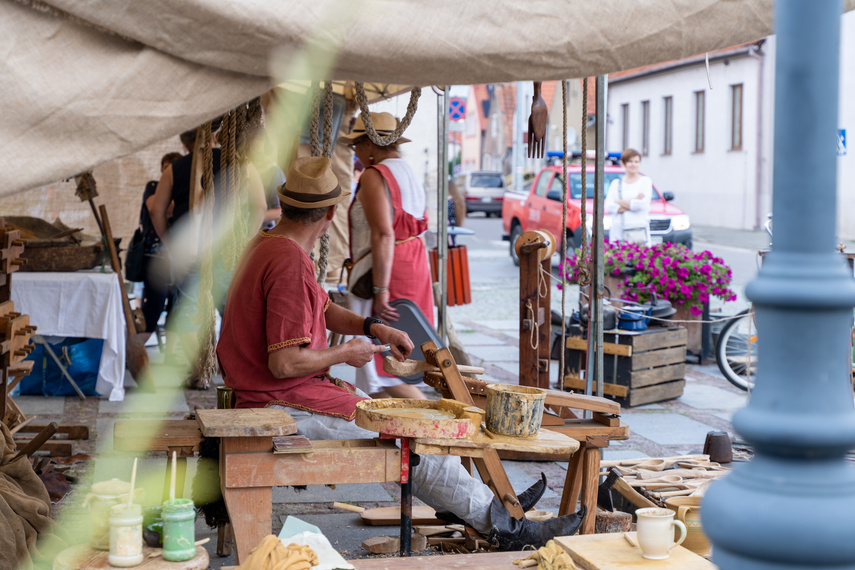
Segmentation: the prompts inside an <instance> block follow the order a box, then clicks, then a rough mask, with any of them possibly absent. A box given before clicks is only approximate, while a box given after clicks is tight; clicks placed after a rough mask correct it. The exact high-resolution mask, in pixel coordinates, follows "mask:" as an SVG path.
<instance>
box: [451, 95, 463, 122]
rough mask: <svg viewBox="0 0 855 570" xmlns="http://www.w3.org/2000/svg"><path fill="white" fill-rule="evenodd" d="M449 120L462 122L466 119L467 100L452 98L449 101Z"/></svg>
mask: <svg viewBox="0 0 855 570" xmlns="http://www.w3.org/2000/svg"><path fill="white" fill-rule="evenodd" d="M448 118H449V119H451V120H452V121H460V120H462V119H465V118H466V100H465V99H463V98H462V97H452V98H451V99H450V100H449V101H448Z"/></svg>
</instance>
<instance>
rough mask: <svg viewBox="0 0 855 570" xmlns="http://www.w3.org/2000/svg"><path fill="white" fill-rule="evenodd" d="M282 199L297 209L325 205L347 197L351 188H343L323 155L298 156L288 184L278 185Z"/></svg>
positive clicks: (287, 178) (333, 203) (288, 177)
mask: <svg viewBox="0 0 855 570" xmlns="http://www.w3.org/2000/svg"><path fill="white" fill-rule="evenodd" d="M278 194H279V200H280V201H281V202H282V203H283V204H288V205H289V206H293V207H295V208H304V209H310V208H326V207H329V206H333V205H335V204H338V203H339V202H341V201H342V200H346V199H347V198H348V197H349V196H350V190H345V191H342V189H341V185H339V183H338V179H337V178H336V177H335V174H333V171H332V169H331V168H330V159H328V158H326V157H323V156H305V157H302V158H298V159H297V160H295V161H294V162H293V164H291V168H289V169H288V175H287V176H286V177H285V184H283V185H282V186H280V187H279V191H278Z"/></svg>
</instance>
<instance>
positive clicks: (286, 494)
mask: <svg viewBox="0 0 855 570" xmlns="http://www.w3.org/2000/svg"><path fill="white" fill-rule="evenodd" d="M399 499H400V496H399V497H398V498H395V497H392V495H390V494H389V493H388V492H387V491H386V489H384V488H383V485H381V484H380V483H354V484H351V485H336V487H335V489H331V488H330V487H327V486H326V485H309V486H308V488H307V489H306V490H305V491H297V490H295V489H294V488H293V487H274V488H273V502H274V503H332V502H334V501H339V502H349V501H360V502H361V501H378V502H380V501H395V500H399Z"/></svg>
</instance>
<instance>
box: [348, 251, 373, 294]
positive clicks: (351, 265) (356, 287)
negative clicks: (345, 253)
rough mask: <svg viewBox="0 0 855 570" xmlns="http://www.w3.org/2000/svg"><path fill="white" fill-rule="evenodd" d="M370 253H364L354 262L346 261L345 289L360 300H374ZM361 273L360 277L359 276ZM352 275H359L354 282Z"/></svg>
mask: <svg viewBox="0 0 855 570" xmlns="http://www.w3.org/2000/svg"><path fill="white" fill-rule="evenodd" d="M372 265H373V263H372V259H371V252H370V251H369V252H366V253H365V254H363V255H362V257H360V258H359V259H357V260H356V261H353V262H351V261H346V262H345V264H344V266H345V267H347V275H348V283H349V284H350V285H348V287H347V289H348V290H349V291H350V292H351V293H353V294H354V295H356V296H357V297H359V298H360V299H372V298H374V279H373V273H374V272H373V271H372ZM360 273H361V275H360ZM354 275H359V277H356V278H355V280H354V277H353V276H354Z"/></svg>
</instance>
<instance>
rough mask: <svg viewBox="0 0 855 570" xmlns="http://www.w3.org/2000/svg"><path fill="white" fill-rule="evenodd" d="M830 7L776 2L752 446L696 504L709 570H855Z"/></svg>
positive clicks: (755, 289) (745, 420)
mask: <svg viewBox="0 0 855 570" xmlns="http://www.w3.org/2000/svg"><path fill="white" fill-rule="evenodd" d="M841 11H842V2H841V1H840V0H822V1H821V2H808V1H807V0H778V1H777V2H776V12H775V31H776V35H777V42H778V46H777V57H776V61H777V64H776V77H775V166H774V180H773V183H774V189H775V190H774V199H773V212H774V216H775V239H774V247H773V251H772V253H771V254H770V255H769V256H768V257H767V258H766V260H765V262H764V264H763V268H762V270H761V271H760V273H759V275H758V277H757V279H756V280H755V281H753V282H752V283H751V284H749V286H748V288H747V291H746V292H747V295H748V297H749V298H750V299H751V300H752V301H753V302H754V304H755V310H756V314H757V329H758V332H759V342H760V346H759V348H760V360H759V363H758V364H759V369H758V371H757V379H756V386H755V389H754V391H753V392H752V394H751V400H750V402H749V404H748V405H747V406H746V407H745V408H743V409H742V410H740V411H739V412H737V414H736V415H735V416H734V418H733V425H734V428H735V429H736V431H737V432H738V433H739V434H740V435H742V437H744V438H745V439H746V440H747V441H748V442H750V443H751V444H752V445H753V446H754V449H755V451H756V456H755V457H754V459H753V460H752V461H751V462H749V463H746V464H742V465H737V466H736V467H735V468H734V469H733V472H732V473H731V474H730V475H728V476H727V477H726V478H724V479H722V480H721V481H719V482H717V483H716V484H714V485H713V486H712V487H711V488H710V490H709V492H708V493H707V496H706V498H705V499H704V503H703V509H702V518H703V525H704V529H705V531H706V532H707V534H708V535H709V537H710V539H711V541H712V543H713V562H715V563H716V564H717V565H718V566H719V567H720V568H727V569H731V568H740V569H741V568H757V569H759V568H763V569H770V568H787V569H793V568H855V516H853V513H855V469H853V468H852V466H851V464H850V463H849V462H848V461H846V460H845V459H844V454H845V453H846V451H847V450H848V449H850V448H852V447H853V446H855V410H854V409H853V394H852V378H851V369H850V365H851V361H850V360H849V343H850V320H851V318H852V307H853V305H855V281H853V279H852V275H851V272H849V271H848V270H847V267H846V264H845V262H844V260H843V258H842V256H840V255H839V254H837V253H835V244H836V235H835V234H836V232H835V228H836V222H837V208H836V192H837V157H836V147H835V133H836V132H837V108H838V72H839V64H840V57H839V52H840V16H841Z"/></svg>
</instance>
